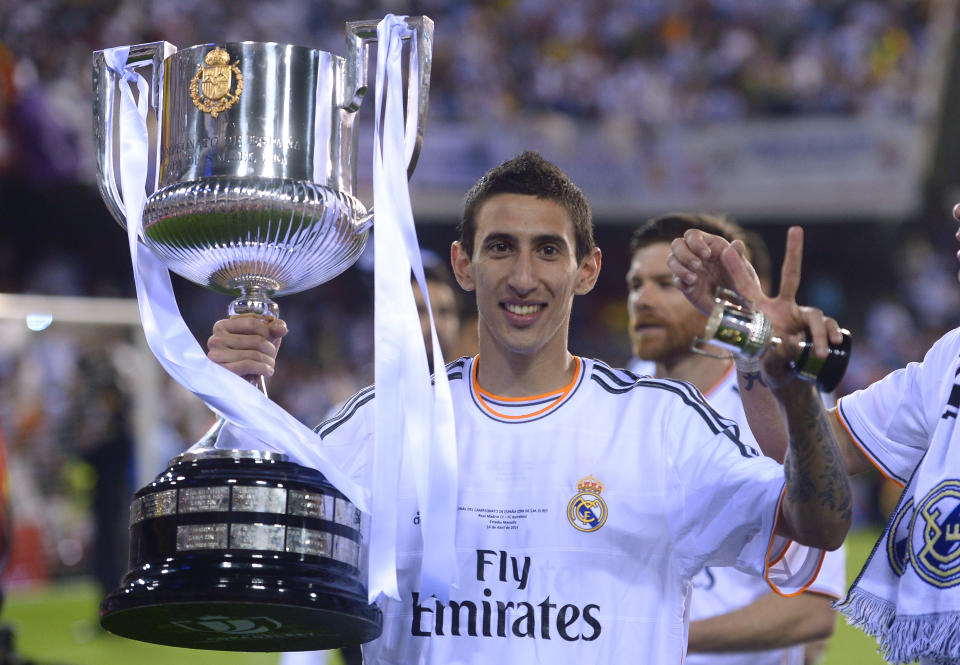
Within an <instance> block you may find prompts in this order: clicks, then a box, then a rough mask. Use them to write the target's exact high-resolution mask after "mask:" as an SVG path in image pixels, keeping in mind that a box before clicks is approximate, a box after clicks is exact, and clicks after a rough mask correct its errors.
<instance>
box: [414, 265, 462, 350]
mask: <svg viewBox="0 0 960 665" xmlns="http://www.w3.org/2000/svg"><path fill="white" fill-rule="evenodd" d="M427 293H428V294H429V296H430V304H431V305H432V306H433V321H434V323H435V324H436V326H437V338H438V339H439V340H440V350H441V351H442V352H443V357H444V359H445V360H450V354H452V353H453V352H454V349H456V346H457V341H458V340H459V338H460V312H459V311H458V309H457V294H456V293H454V292H453V288H451V287H450V285H449V284H446V283H444V282H438V281H434V280H429V279H428V280H427ZM413 299H414V301H416V303H417V314H419V315H420V330H421V332H422V333H423V341H424V343H425V344H426V345H427V356H428V357H431V356H432V355H433V341H432V339H431V337H430V317H429V316H428V315H427V303H426V301H425V300H424V298H423V293H421V292H420V289H419V288H417V287H416V285H414V289H413Z"/></svg>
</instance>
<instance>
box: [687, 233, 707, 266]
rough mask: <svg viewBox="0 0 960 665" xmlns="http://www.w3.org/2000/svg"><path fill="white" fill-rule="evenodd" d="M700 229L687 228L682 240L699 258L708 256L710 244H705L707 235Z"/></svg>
mask: <svg viewBox="0 0 960 665" xmlns="http://www.w3.org/2000/svg"><path fill="white" fill-rule="evenodd" d="M708 235H709V234H707V233H704V232H703V231H701V230H700V229H689V230H687V231H686V232H685V233H684V234H683V242H684V244H685V245H686V246H687V247H688V248H689V249H690V251H691V252H692V253H693V254H694V255H696V256H698V257H700V258H701V259H709V258H710V253H711V252H710V245H709V244H707V236H708Z"/></svg>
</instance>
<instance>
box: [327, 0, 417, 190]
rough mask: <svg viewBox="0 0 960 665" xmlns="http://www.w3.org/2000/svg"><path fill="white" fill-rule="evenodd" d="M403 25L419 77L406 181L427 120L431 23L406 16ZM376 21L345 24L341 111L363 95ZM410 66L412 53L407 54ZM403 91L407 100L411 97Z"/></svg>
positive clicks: (357, 105) (356, 105) (353, 108)
mask: <svg viewBox="0 0 960 665" xmlns="http://www.w3.org/2000/svg"><path fill="white" fill-rule="evenodd" d="M406 21H407V25H408V26H409V27H410V28H411V29H412V30H413V32H414V35H413V36H414V38H416V40H417V62H416V64H417V71H418V72H419V74H420V78H419V80H418V82H417V100H418V104H417V109H418V112H417V136H416V140H415V141H414V146H413V154H412V155H411V156H410V163H409V164H408V165H407V179H408V180H409V179H410V178H411V177H412V176H413V170H414V168H416V166H417V160H418V159H419V158H420V148H421V146H422V145H423V126H424V124H425V123H426V121H427V101H428V99H429V93H430V67H431V65H432V63H433V20H432V19H430V18H429V17H427V16H408V17H407V18H406ZM379 23H380V21H379V20H369V21H349V22H348V23H347V73H346V75H347V81H346V85H345V86H344V95H345V99H344V100H343V101H342V102H341V106H342V108H344V109H345V110H347V111H351V112H353V111H356V110H357V109H359V108H360V102H361V101H363V96H364V95H365V94H366V93H367V87H368V85H367V76H368V74H367V73H368V69H369V67H368V66H367V53H368V51H369V46H370V43H371V42H375V41H377V25H378V24H379ZM410 60H411V63H410V64H411V65H412V64H413V54H412V53H411V54H410ZM412 92H413V91H412V90H407V98H409V97H410V95H411V94H412Z"/></svg>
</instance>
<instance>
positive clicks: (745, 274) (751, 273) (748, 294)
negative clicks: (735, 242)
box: [720, 245, 764, 303]
mask: <svg viewBox="0 0 960 665" xmlns="http://www.w3.org/2000/svg"><path fill="white" fill-rule="evenodd" d="M720 260H721V262H722V263H723V267H724V268H725V269H726V271H727V273H728V274H729V275H730V281H731V282H732V283H733V289H734V291H736V292H737V293H739V294H740V295H741V296H743V297H744V298H746V299H747V300H750V301H752V302H754V303H758V302H760V301H761V300H762V299H763V298H764V295H763V289H762V288H760V280H759V279H758V278H757V273H756V271H755V270H754V269H753V268H752V267H751V266H750V264H749V263H748V262H747V260H746V259H745V258H743V256H741V255H740V253H739V252H737V249H736V248H735V247H733V246H732V245H731V246H728V247H727V249H725V250H724V251H723V254H721V255H720Z"/></svg>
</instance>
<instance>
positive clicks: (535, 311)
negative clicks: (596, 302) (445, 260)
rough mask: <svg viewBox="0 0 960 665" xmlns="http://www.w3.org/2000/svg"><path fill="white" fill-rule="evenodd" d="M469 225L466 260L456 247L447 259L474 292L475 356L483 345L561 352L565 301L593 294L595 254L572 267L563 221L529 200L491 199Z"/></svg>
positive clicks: (549, 205) (548, 204)
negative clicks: (477, 327)
mask: <svg viewBox="0 0 960 665" xmlns="http://www.w3.org/2000/svg"><path fill="white" fill-rule="evenodd" d="M475 219H476V234H475V236H474V250H473V256H472V257H471V256H468V255H467V254H466V252H465V251H464V249H463V247H462V245H460V243H459V242H456V243H454V244H453V248H452V252H451V254H452V259H453V268H454V272H455V273H456V276H457V281H459V282H460V285H461V286H463V288H465V289H466V290H468V291H473V290H476V292H477V311H478V314H479V325H480V337H481V349H482V348H483V341H484V339H488V340H492V341H493V343H494V344H495V345H496V347H495V348H500V349H503V350H506V351H508V352H511V353H520V354H528V355H529V354H534V353H536V352H538V351H540V350H541V349H543V348H544V347H546V346H548V345H549V344H551V343H554V344H556V345H557V346H560V345H562V346H563V349H564V350H566V342H567V327H568V325H569V322H570V309H571V306H572V304H573V296H574V295H581V294H584V293H587V292H589V291H590V290H591V289H592V288H593V285H594V283H595V282H596V279H597V275H598V274H599V272H600V250H599V249H594V250H593V251H592V252H591V253H590V254H589V255H588V256H587V257H586V258H585V259H584V260H583V261H582V262H581V263H580V264H579V265H578V263H577V259H576V244H575V243H576V241H575V238H574V231H573V222H572V221H571V220H570V215H569V214H568V213H567V211H566V210H565V209H564V208H563V206H561V205H560V204H559V203H556V202H554V201H550V200H546V199H538V198H537V197H535V196H529V195H525V194H497V195H495V196H492V197H490V198H489V199H488V200H487V201H486V202H484V203H483V205H482V206H481V207H480V209H479V210H478V211H477V214H476V217H475Z"/></svg>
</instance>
